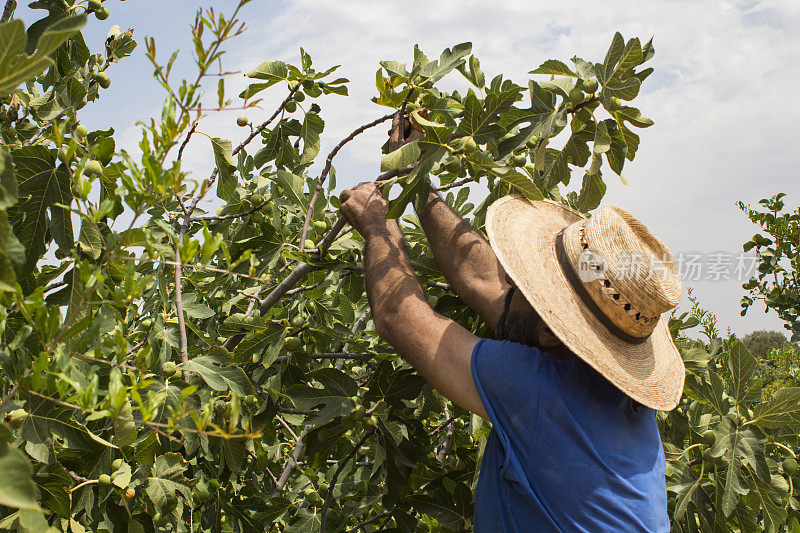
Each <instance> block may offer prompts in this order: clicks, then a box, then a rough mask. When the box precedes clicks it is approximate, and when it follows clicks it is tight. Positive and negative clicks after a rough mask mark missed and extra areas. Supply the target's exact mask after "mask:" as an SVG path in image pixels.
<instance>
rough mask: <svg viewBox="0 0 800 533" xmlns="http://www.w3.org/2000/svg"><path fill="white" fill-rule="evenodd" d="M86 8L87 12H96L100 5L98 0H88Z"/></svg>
mask: <svg viewBox="0 0 800 533" xmlns="http://www.w3.org/2000/svg"><path fill="white" fill-rule="evenodd" d="M86 7H87V8H89V11H97V10H98V9H100V8H101V7H103V6H102V5H100V0H89V2H87V4H86Z"/></svg>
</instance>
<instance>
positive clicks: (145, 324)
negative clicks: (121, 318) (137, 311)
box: [141, 318, 153, 329]
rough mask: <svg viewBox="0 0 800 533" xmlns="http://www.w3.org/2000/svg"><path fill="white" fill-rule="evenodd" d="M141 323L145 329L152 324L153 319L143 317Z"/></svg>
mask: <svg viewBox="0 0 800 533" xmlns="http://www.w3.org/2000/svg"><path fill="white" fill-rule="evenodd" d="M141 324H142V327H143V328H145V329H147V328H149V327H150V326H152V325H153V321H152V320H150V319H149V318H145V319H144V320H142V322H141Z"/></svg>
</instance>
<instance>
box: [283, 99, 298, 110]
mask: <svg viewBox="0 0 800 533" xmlns="http://www.w3.org/2000/svg"><path fill="white" fill-rule="evenodd" d="M283 108H284V109H285V110H286V112H287V113H294V112H295V111H297V102H295V101H294V100H289V101H288V102H286V105H285V106H283Z"/></svg>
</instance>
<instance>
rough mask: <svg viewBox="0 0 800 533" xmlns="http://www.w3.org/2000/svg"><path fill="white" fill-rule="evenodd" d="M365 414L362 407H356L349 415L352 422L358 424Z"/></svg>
mask: <svg viewBox="0 0 800 533" xmlns="http://www.w3.org/2000/svg"><path fill="white" fill-rule="evenodd" d="M366 412H367V410H366V409H364V406H363V405H356V408H355V409H353V412H352V413H350V414H351V416H352V417H353V420H355V421H356V422H360V421H361V419H362V418H364V415H365V414H366Z"/></svg>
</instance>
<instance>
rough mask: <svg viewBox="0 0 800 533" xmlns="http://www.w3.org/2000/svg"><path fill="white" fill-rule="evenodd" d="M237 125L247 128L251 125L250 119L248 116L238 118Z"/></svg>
mask: <svg viewBox="0 0 800 533" xmlns="http://www.w3.org/2000/svg"><path fill="white" fill-rule="evenodd" d="M236 124H237V125H238V126H241V127H242V128H244V127H245V126H247V125H248V124H250V119H249V118H247V117H246V116H244V115H241V116H240V117H238V118H237V119H236Z"/></svg>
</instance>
